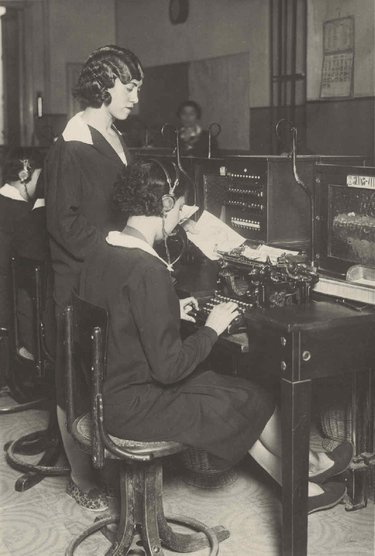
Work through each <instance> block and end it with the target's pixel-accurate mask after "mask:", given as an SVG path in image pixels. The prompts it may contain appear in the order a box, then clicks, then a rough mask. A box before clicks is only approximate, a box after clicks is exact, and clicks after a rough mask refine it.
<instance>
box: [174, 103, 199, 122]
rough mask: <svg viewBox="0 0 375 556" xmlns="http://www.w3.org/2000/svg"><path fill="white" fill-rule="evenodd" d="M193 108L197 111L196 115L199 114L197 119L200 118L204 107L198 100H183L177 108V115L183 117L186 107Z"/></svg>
mask: <svg viewBox="0 0 375 556" xmlns="http://www.w3.org/2000/svg"><path fill="white" fill-rule="evenodd" d="M187 107H189V108H193V110H194V111H195V113H196V115H197V119H198V120H200V119H201V117H202V108H201V107H200V106H199V104H198V103H197V102H195V100H184V102H181V104H180V106H179V107H178V109H177V112H176V114H177V117H178V118H181V114H182V111H183V109H184V108H187Z"/></svg>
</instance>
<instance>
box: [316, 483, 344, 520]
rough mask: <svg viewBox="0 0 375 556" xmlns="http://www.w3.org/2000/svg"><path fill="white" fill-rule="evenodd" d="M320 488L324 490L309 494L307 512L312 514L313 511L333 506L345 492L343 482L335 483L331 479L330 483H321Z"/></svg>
mask: <svg viewBox="0 0 375 556" xmlns="http://www.w3.org/2000/svg"><path fill="white" fill-rule="evenodd" d="M321 488H322V489H323V491H324V492H323V493H322V494H318V495H317V496H309V498H308V501H307V513H309V514H313V513H314V512H320V511H321V510H328V508H333V506H336V504H338V503H339V502H340V501H341V500H342V499H343V498H344V496H345V494H346V487H345V485H344V483H335V482H334V481H331V482H330V483H326V484H324V485H321Z"/></svg>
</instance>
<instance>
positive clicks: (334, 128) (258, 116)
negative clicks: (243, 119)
mask: <svg viewBox="0 0 375 556" xmlns="http://www.w3.org/2000/svg"><path fill="white" fill-rule="evenodd" d="M306 111H307V126H306V130H304V129H303V126H304V124H303V122H304V119H303V114H302V109H301V108H300V107H296V121H295V124H296V126H297V129H298V143H297V152H298V154H327V155H361V156H364V158H366V161H367V162H368V163H370V162H371V161H372V160H374V158H375V127H374V115H375V98H373V97H368V98H354V99H350V100H334V101H333V100H332V101H316V102H315V101H314V102H308V103H307V104H306ZM286 117H287V116H286ZM250 121H251V128H250V145H251V153H253V154H269V153H270V152H271V149H272V145H271V133H274V131H273V129H272V109H271V108H270V107H262V108H252V109H251V114H250ZM304 133H306V144H305V142H304V139H303V137H304Z"/></svg>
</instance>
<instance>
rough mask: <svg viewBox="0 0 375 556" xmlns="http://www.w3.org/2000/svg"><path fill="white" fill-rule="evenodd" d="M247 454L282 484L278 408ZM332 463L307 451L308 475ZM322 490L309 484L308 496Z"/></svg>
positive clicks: (317, 454) (325, 455)
mask: <svg viewBox="0 0 375 556" xmlns="http://www.w3.org/2000/svg"><path fill="white" fill-rule="evenodd" d="M249 454H250V455H251V456H252V457H253V458H254V459H255V461H256V462H257V463H259V465H260V466H261V467H263V469H265V471H267V473H268V474H269V475H270V476H271V477H272V478H273V479H274V480H275V481H276V482H277V483H279V484H280V485H281V484H282V467H281V457H282V449H281V419H280V412H279V410H278V408H276V409H275V411H274V413H273V414H272V416H271V417H270V419H269V420H268V422H267V423H266V426H265V427H264V429H263V431H262V433H261V435H260V437H259V438H258V440H257V441H256V442H255V443H254V444H253V446H252V447H251V448H250V450H249ZM332 465H333V461H332V460H331V459H330V458H329V457H328V456H327V454H325V453H324V452H314V451H312V450H310V451H309V475H311V476H313V475H315V474H317V473H320V472H322V471H325V470H326V469H329V467H331V466H332ZM321 492H322V489H321V488H320V487H319V486H318V485H315V484H314V483H309V496H315V495H317V494H320V493H321Z"/></svg>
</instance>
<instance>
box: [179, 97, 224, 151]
mask: <svg viewBox="0 0 375 556" xmlns="http://www.w3.org/2000/svg"><path fill="white" fill-rule="evenodd" d="M177 117H178V119H179V120H180V128H179V136H180V148H181V152H182V153H183V154H193V155H201V156H207V154H208V131H207V130H206V129H203V128H202V125H201V122H200V120H201V117H202V109H201V107H200V106H199V104H198V103H197V102H195V101H194V100H185V101H184V102H182V103H181V104H180V106H179V107H178V110H177ZM211 148H212V151H216V150H217V140H216V138H215V137H212V146H211Z"/></svg>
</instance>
